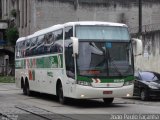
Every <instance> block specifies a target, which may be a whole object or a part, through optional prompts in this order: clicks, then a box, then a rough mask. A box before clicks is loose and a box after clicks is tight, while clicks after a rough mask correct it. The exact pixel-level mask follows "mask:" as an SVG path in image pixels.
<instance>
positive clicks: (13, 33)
mask: <svg viewBox="0 0 160 120" xmlns="http://www.w3.org/2000/svg"><path fill="white" fill-rule="evenodd" d="M6 37H7V40H8V42H9V43H11V44H12V45H15V44H16V40H17V39H18V37H19V32H18V29H17V28H16V27H11V28H8V29H7V30H6Z"/></svg>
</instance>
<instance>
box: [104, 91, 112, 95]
mask: <svg viewBox="0 0 160 120" xmlns="http://www.w3.org/2000/svg"><path fill="white" fill-rule="evenodd" d="M103 94H112V91H103Z"/></svg>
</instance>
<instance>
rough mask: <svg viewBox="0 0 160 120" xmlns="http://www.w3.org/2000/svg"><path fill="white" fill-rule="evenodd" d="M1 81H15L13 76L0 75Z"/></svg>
mask: <svg viewBox="0 0 160 120" xmlns="http://www.w3.org/2000/svg"><path fill="white" fill-rule="evenodd" d="M0 83H15V78H14V77H13V76H0Z"/></svg>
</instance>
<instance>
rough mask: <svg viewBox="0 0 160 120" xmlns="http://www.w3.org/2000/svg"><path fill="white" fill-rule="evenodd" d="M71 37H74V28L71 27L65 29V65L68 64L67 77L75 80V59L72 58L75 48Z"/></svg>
mask: <svg viewBox="0 0 160 120" xmlns="http://www.w3.org/2000/svg"><path fill="white" fill-rule="evenodd" d="M70 37H73V27H71V26H69V27H66V28H65V41H64V44H65V63H66V70H67V76H68V77H71V78H74V77H75V73H74V69H75V68H74V58H73V56H72V54H73V46H72V44H71V40H70Z"/></svg>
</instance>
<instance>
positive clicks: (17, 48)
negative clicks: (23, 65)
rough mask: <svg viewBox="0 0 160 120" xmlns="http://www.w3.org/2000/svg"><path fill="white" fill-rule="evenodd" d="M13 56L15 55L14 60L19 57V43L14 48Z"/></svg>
mask: <svg viewBox="0 0 160 120" xmlns="http://www.w3.org/2000/svg"><path fill="white" fill-rule="evenodd" d="M15 54H16V58H19V57H20V49H19V43H17V44H16V47H15Z"/></svg>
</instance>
